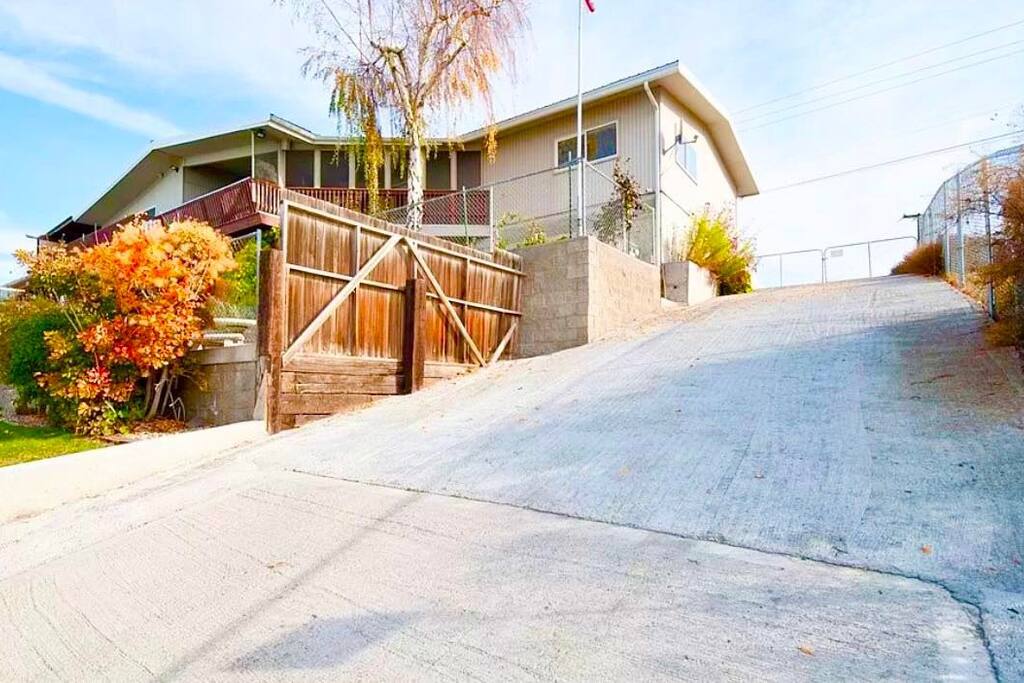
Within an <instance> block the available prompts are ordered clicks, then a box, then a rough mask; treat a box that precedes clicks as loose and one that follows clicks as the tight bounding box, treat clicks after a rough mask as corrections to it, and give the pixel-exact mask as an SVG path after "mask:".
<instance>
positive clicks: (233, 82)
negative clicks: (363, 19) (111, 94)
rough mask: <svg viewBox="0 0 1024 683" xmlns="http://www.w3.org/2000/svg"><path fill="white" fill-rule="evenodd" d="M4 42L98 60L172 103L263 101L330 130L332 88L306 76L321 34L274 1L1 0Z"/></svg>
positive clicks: (48, 55) (50, 57) (49, 56)
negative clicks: (309, 50) (305, 53)
mask: <svg viewBox="0 0 1024 683" xmlns="http://www.w3.org/2000/svg"><path fill="white" fill-rule="evenodd" d="M5 20H6V22H5ZM5 23H6V25H7V29H6V30H5V29H4V24H5ZM5 34H6V35H5ZM3 37H6V38H7V39H8V42H13V43H16V44H17V45H18V50H19V52H18V53H19V54H22V53H23V52H32V51H39V53H40V54H39V57H40V59H43V58H45V59H46V60H47V61H48V62H49V61H56V60H57V59H58V56H60V55H63V56H64V57H65V61H83V62H84V61H92V62H94V63H95V64H96V68H97V70H106V71H108V72H109V71H113V72H115V73H116V75H117V77H118V79H119V80H121V81H122V82H123V83H124V84H126V85H129V86H131V85H135V86H138V87H139V88H140V89H143V90H146V91H148V92H150V93H152V94H153V95H154V96H161V97H162V96H169V98H170V99H171V101H172V102H173V101H174V97H175V96H186V97H189V98H202V99H203V100H205V101H206V102H207V106H209V103H215V102H224V103H232V104H234V103H236V102H237V101H238V100H240V99H247V100H250V101H252V100H255V101H257V102H261V103H265V104H263V105H262V106H263V107H265V108H264V109H263V113H266V112H268V111H273V112H274V113H277V114H280V115H284V116H291V117H293V118H296V119H298V121H299V122H301V123H303V124H304V125H307V126H313V127H317V126H326V125H328V124H329V120H328V117H327V93H326V90H325V88H324V86H323V84H321V83H318V82H314V81H310V80H308V79H305V78H303V77H302V76H301V74H300V67H301V65H302V61H303V60H302V56H301V55H300V53H299V51H300V50H301V48H303V47H306V46H308V45H309V44H310V43H311V41H312V37H311V35H310V33H309V31H308V30H307V29H306V28H305V27H304V26H303V25H302V24H301V23H297V22H294V21H293V19H292V14H291V12H290V11H289V9H288V8H287V7H286V6H281V5H279V4H277V3H274V2H271V1H270V0H263V1H262V2H261V1H259V0H256V1H253V0H216V2H210V1H209V0H176V1H175V2H169V3H151V2H121V1H119V0H92V1H90V2H80V1H79V0H40V1H37V2H23V1H22V0H0V38H3ZM8 50H9V51H10V50H11V48H8ZM55 55H56V56H55ZM226 106H228V105H226ZM235 118H238V116H237V115H232V114H231V113H226V114H225V119H230V120H234V119H235Z"/></svg>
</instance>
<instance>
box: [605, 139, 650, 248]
mask: <svg viewBox="0 0 1024 683" xmlns="http://www.w3.org/2000/svg"><path fill="white" fill-rule="evenodd" d="M627 161H628V159H627ZM612 182H613V185H614V188H613V189H614V192H613V194H612V196H611V198H610V199H609V200H608V201H607V202H605V203H604V204H603V205H602V206H601V210H600V211H599V212H598V214H597V217H596V218H595V219H594V226H593V230H594V234H595V235H596V236H597V238H598V239H599V240H601V241H602V242H604V243H606V244H613V245H616V246H620V247H621V246H624V245H623V244H621V242H622V241H623V240H625V241H626V243H627V244H628V242H629V233H630V231H631V230H632V229H633V226H634V224H635V223H636V219H637V218H638V217H639V215H640V207H641V197H642V194H643V193H642V191H641V189H640V183H638V182H637V180H636V178H634V177H633V175H632V174H631V173H630V172H629V171H627V170H626V169H625V168H624V167H623V166H622V165H621V164H620V163H619V161H618V160H616V161H615V166H614V167H612Z"/></svg>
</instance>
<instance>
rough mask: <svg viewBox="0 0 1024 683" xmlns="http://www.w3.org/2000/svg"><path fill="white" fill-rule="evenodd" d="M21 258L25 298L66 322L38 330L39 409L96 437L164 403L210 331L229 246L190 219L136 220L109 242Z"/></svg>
mask: <svg viewBox="0 0 1024 683" xmlns="http://www.w3.org/2000/svg"><path fill="white" fill-rule="evenodd" d="M18 256H19V259H20V260H21V261H22V262H23V263H24V264H25V265H26V266H27V267H28V270H29V277H28V284H27V286H26V290H27V291H28V293H29V294H30V296H31V297H34V298H35V299H37V300H46V301H49V302H51V303H52V304H54V305H57V306H59V309H58V310H59V311H60V313H61V315H62V317H63V321H62V323H61V324H53V325H52V326H50V327H49V328H48V329H45V330H43V331H42V344H43V348H44V349H45V357H44V358H43V359H42V361H40V362H39V367H38V368H36V369H35V372H34V373H33V374H34V378H35V381H36V383H37V385H38V386H39V387H40V388H41V389H42V391H43V397H42V398H39V397H37V398H36V402H37V404H39V407H41V408H44V409H45V410H46V411H47V414H48V415H49V416H50V417H51V419H52V420H53V421H54V422H56V423H58V424H62V425H65V426H69V427H72V428H74V429H75V431H77V432H80V433H92V434H95V433H103V432H110V431H112V430H115V429H117V428H119V427H120V426H122V425H123V424H124V423H125V422H126V421H129V420H131V419H134V418H139V417H152V416H153V415H155V414H156V413H157V412H159V410H160V409H161V408H162V407H163V406H164V405H165V404H166V402H167V398H168V393H169V392H168V387H169V384H170V382H171V380H172V379H173V378H174V377H175V376H176V375H177V374H178V373H179V372H180V371H181V367H182V365H181V360H182V358H183V357H184V356H185V354H186V353H187V352H188V350H189V349H190V348H192V347H193V346H194V345H195V344H196V343H197V342H198V341H199V340H200V339H201V337H202V333H203V330H204V329H205V328H206V327H207V324H208V323H209V312H208V308H209V305H210V303H211V297H212V296H213V295H214V292H215V290H216V289H217V288H218V286H220V284H221V278H222V276H223V275H224V274H225V273H226V272H228V271H230V270H231V269H233V268H234V267H235V262H234V259H233V258H232V255H231V248H230V244H229V242H228V240H227V238H225V237H224V236H223V235H221V234H220V233H217V232H216V231H214V230H213V229H212V228H210V227H209V226H208V225H206V224H205V223H196V222H192V221H183V222H180V223H173V224H171V225H170V226H167V227H165V226H162V225H151V224H150V225H147V224H145V223H143V222H141V221H133V222H131V223H128V224H126V225H124V226H123V227H122V228H121V229H120V230H119V231H117V232H116V233H115V234H114V236H113V237H112V239H111V240H110V241H109V242H106V243H102V244H97V245H94V246H91V247H89V248H86V249H77V248H76V249H65V248H63V247H49V248H44V249H42V250H40V252H39V253H38V254H28V253H25V252H21V253H19V255H18ZM37 328H38V326H37Z"/></svg>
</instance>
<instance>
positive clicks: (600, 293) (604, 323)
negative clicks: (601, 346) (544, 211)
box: [518, 237, 661, 357]
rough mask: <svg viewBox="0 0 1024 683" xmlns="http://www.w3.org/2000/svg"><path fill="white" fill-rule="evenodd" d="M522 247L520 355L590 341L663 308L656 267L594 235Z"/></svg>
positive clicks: (539, 352)
mask: <svg viewBox="0 0 1024 683" xmlns="http://www.w3.org/2000/svg"><path fill="white" fill-rule="evenodd" d="M518 253H519V255H520V256H521V257H522V259H523V261H522V263H523V273H524V274H525V276H526V278H525V282H524V286H523V299H522V307H523V317H522V321H521V323H520V332H519V348H518V355H519V356H520V357H529V356H539V355H541V354H545V353H554V352H555V351H561V350H562V349H568V348H572V347H574V346H580V345H582V344H586V343H587V342H590V341H594V340H595V339H600V338H601V337H604V336H607V335H608V334H611V333H613V332H615V331H616V330H620V329H623V328H626V327H629V326H631V325H633V324H635V323H636V322H637V321H639V320H642V319H644V318H648V317H650V316H651V315H654V314H655V313H657V312H658V311H659V310H660V309H661V275H660V272H659V270H658V268H657V267H655V266H652V265H650V264H648V263H644V262H642V261H639V260H637V259H636V258H633V257H632V256H629V255H627V254H623V253H622V252H620V251H619V250H617V249H615V248H613V247H610V246H608V245H606V244H603V243H601V242H600V241H599V240H597V239H595V238H593V237H580V238H576V239H572V240H567V241H561V242H553V243H551V244H543V245H539V246H535V247H528V248H524V249H521V250H519V251H518Z"/></svg>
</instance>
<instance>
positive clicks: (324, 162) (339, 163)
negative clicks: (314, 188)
mask: <svg viewBox="0 0 1024 683" xmlns="http://www.w3.org/2000/svg"><path fill="white" fill-rule="evenodd" d="M320 185H321V186H322V187H348V153H347V152H342V151H341V150H326V149H325V150H323V151H322V152H320Z"/></svg>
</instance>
